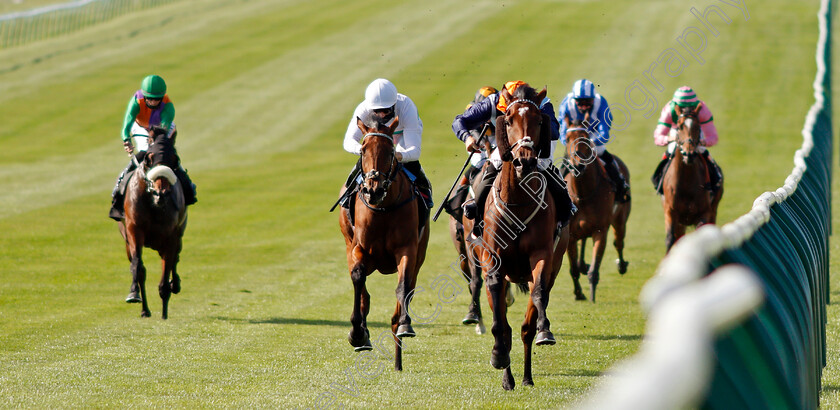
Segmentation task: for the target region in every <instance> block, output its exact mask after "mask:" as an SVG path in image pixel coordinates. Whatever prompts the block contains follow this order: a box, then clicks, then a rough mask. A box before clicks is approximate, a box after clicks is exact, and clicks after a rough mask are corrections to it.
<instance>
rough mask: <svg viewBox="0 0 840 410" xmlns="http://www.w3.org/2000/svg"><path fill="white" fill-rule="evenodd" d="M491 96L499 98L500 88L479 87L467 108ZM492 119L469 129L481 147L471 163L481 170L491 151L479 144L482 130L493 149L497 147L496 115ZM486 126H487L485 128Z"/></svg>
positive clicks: (471, 135) (470, 134)
mask: <svg viewBox="0 0 840 410" xmlns="http://www.w3.org/2000/svg"><path fill="white" fill-rule="evenodd" d="M491 96H492V98H494V99H498V98H499V90H497V89H495V88H494V87H491V86H485V87H481V88H479V89H478V91H476V92H475V98H474V99H473V100H472V101H471V102H470V103H469V104H467V107H466V110H469V109H470V107H472V106H473V105H476V104H478V103H480V102H482V101H484V100H486V99H488V98H491ZM491 120H492V121H490V120H488V121H485V122H484V123H482V124H480V125H479V126H477V127H476V128H473V129H470V130H467V132H468V133H469V137H470V138H472V139H473V140H474V141H476V145H478V147H479V148H480V149H481V152H479V153H478V154H479V155H473V157H472V159H471V160H470V164H471V165H472V167H473V168H474V169H477V170H481V168H482V167H483V166H484V162H485V161H487V156H488V155H489V153H488V152H487V150H486V146H485V145H483V144H478V143H477V142H478V140H479V139H481V137H482V135H481V131H482V130H484V135H483V137H484V138H485V141H484V142H486V143H488V144H490V149H491V151H492V150H494V149H496V135H495V134H496V133H495V131H496V122H495V117H493V118H491ZM485 126H486V127H487V128H485ZM453 127H454V124H453ZM472 177H475V175H473V176H472ZM470 182H472V178H471V179H470Z"/></svg>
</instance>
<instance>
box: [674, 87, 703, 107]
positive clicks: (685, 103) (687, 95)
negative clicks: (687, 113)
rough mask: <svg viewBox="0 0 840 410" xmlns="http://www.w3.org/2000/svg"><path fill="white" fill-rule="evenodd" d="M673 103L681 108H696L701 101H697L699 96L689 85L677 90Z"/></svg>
mask: <svg viewBox="0 0 840 410" xmlns="http://www.w3.org/2000/svg"><path fill="white" fill-rule="evenodd" d="M673 101H674V103H676V104H677V105H679V106H680V107H694V106H696V105H697V104H698V103H699V102H700V100H699V99H697V94H695V93H694V90H692V89H691V87H689V86H687V85H684V86H682V87H680V88H677V91H676V92H675V93H674V99H673Z"/></svg>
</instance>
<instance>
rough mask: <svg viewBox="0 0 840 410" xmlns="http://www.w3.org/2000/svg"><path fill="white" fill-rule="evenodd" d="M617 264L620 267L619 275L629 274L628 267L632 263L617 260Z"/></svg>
mask: <svg viewBox="0 0 840 410" xmlns="http://www.w3.org/2000/svg"><path fill="white" fill-rule="evenodd" d="M615 264H616V265H618V273H620V274H622V275H623V274H625V273H627V265H629V264H630V262H627V261H623V260H621V259H616V260H615Z"/></svg>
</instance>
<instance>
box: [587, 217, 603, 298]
mask: <svg viewBox="0 0 840 410" xmlns="http://www.w3.org/2000/svg"><path fill="white" fill-rule="evenodd" d="M608 229H609V226H607V227H606V228H605V229H604V230H602V231H601V232H598V233H597V234H596V235H595V236H593V237H592V265H590V266H589V272H587V273H586V276H588V277H589V294H590V297H591V298H592V303H595V290H596V289H597V288H598V282H600V281H601V261H602V260H603V259H604V251H605V250H606V249H607V230H608Z"/></svg>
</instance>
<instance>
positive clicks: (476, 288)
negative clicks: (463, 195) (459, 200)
mask: <svg viewBox="0 0 840 410" xmlns="http://www.w3.org/2000/svg"><path fill="white" fill-rule="evenodd" d="M459 186H461V187H465V188H466V187H469V178H468V177H467V176H464V177H463V178H462V179H461V181H460V182H459ZM472 229H473V221H472V220H471V219H468V218H465V217H464V216H463V212H456V214H455V215H450V216H449V237H450V238H451V239H452V244H453V245H455V250H456V251H457V252H458V267H459V268H460V270H461V274H463V275H464V279H466V280H467V281H468V282H469V284H470V285H469V286H470V297H471V299H470V306H469V309H468V311H467V314H466V316H464V319H463V320H461V323H463V324H465V325H472V324H474V325H475V332H476V333H477V334H480V335H482V334H484V333H485V332H486V328H485V327H484V319H483V317H482V315H481V286H482V284H483V283H484V279H483V278H482V276H481V269H480V268H479V267H478V266H476V264H475V262H474V261H476V260H477V259H476V258H477V255H476V253H475V250H474V249H473V247H472V246H471V245H470V244H469V243H468V242H467V239H466V238H467V236H468V235H469V233H470V232H472Z"/></svg>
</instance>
